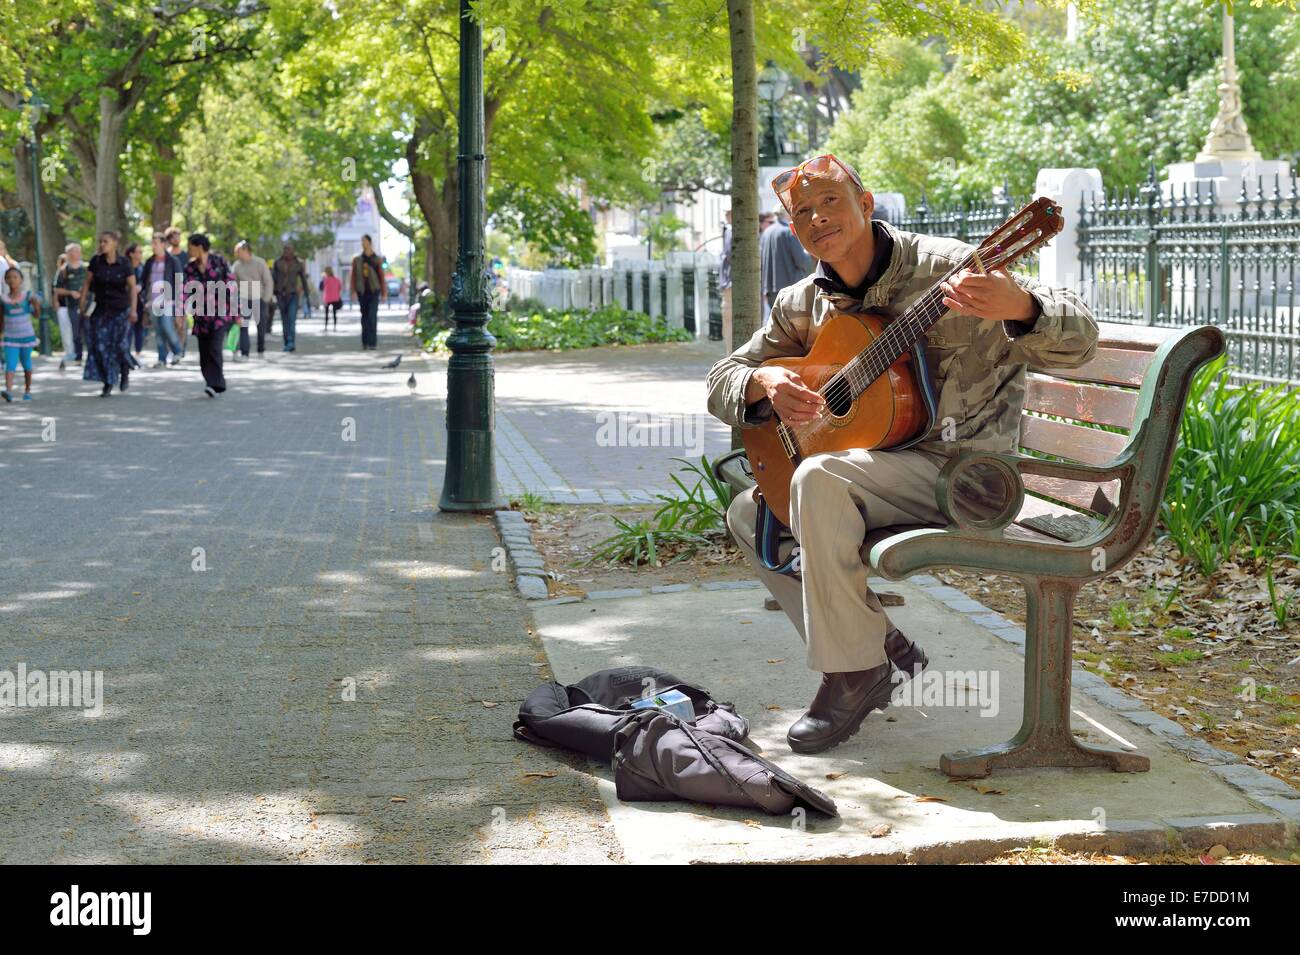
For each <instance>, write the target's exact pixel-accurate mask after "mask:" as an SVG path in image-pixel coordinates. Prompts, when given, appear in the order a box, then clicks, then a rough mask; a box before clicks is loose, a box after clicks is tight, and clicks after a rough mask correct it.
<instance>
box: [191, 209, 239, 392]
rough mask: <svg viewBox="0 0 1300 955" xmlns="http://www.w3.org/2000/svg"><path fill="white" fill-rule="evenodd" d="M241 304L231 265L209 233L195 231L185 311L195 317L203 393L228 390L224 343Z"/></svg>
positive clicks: (192, 239) (195, 336) (192, 237)
mask: <svg viewBox="0 0 1300 955" xmlns="http://www.w3.org/2000/svg"><path fill="white" fill-rule="evenodd" d="M238 307H239V289H238V287H237V286H236V285H235V282H234V281H233V279H232V278H231V273H230V266H229V265H227V264H226V260H225V259H224V258H222V257H221V255H220V254H219V253H216V252H213V251H212V242H211V240H210V239H209V238H208V237H207V236H206V235H204V234H203V233H202V232H196V233H194V234H193V235H192V236H190V238H189V261H187V262H186V263H185V311H186V313H187V314H188V315H189V316H190V317H191V318H193V320H194V338H195V341H196V342H197V344H198V348H199V369H200V370H201V371H202V372H203V393H204V394H205V395H207V396H208V397H209V398H215V397H216V396H217V395H219V394H222V393H223V392H224V391H225V390H226V375H225V372H224V370H223V369H222V359H223V357H224V356H223V354H222V344H223V343H224V342H225V339H226V330H227V329H229V328H230V324H231V322H232V321H234V312H235V310H236V309H237V308H238Z"/></svg>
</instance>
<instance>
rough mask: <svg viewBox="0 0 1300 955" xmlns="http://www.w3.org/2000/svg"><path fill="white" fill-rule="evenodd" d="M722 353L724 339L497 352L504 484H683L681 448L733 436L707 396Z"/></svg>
mask: <svg viewBox="0 0 1300 955" xmlns="http://www.w3.org/2000/svg"><path fill="white" fill-rule="evenodd" d="M722 354H723V352H722V343H721V342H709V341H696V342H690V343H674V344H664V345H639V346H636V347H634V348H593V349H583V350H579V351H566V352H514V353H504V354H500V355H497V356H496V395H497V416H496V449H497V480H498V481H499V482H500V486H501V491H502V493H503V494H506V495H512V496H517V495H519V494H522V493H523V492H525V491H532V492H533V493H535V494H539V495H541V497H542V498H543V499H544V500H547V501H554V502H558V503H564V504H578V503H581V504H628V503H641V502H650V501H653V500H654V496H655V494H657V493H661V492H662V493H679V492H677V489H676V487H675V486H674V485H673V483H672V481H671V480H670V477H669V475H670V474H672V473H673V472H674V471H676V470H677V469H678V468H680V467H681V464H680V463H679V462H675V461H673V460H672V459H673V458H674V457H686V458H691V459H692V460H695V461H698V460H699V457H700V455H701V454H706V455H708V457H709V459H710V460H712V459H713V458H714V457H716V456H717V455H719V454H722V453H724V452H725V451H726V450H727V449H728V448H730V446H731V429H730V428H728V427H727V426H726V425H724V424H723V423H722V422H720V421H718V420H717V419H716V418H714V417H713V416H711V415H710V414H709V413H708V409H707V408H706V406H705V386H704V376H705V375H706V374H707V372H708V370H709V367H710V366H711V365H712V364H713V363H714V362H715V361H717V360H718V359H719V358H720V357H722ZM439 367H440V368H441V367H444V366H443V365H442V363H439ZM688 486H689V482H688Z"/></svg>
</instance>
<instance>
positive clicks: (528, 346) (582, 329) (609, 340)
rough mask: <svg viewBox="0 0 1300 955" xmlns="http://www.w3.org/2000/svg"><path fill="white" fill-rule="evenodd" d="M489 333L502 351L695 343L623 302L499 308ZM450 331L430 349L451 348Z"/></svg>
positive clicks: (436, 336) (432, 340)
mask: <svg viewBox="0 0 1300 955" xmlns="http://www.w3.org/2000/svg"><path fill="white" fill-rule="evenodd" d="M487 327H488V331H489V332H491V333H492V335H493V336H494V337H495V338H496V340H497V345H496V350H497V351H530V350H535V349H546V350H550V351H560V350H565V349H570V348H594V347H596V346H598V345H639V344H646V343H650V342H676V341H689V340H690V339H691V334H690V332H688V331H686V330H684V329H680V328H670V327H669V326H668V323H667V322H666V321H664V319H663V318H653V319H652V318H651V317H650V316H649V315H646V314H644V313H642V312H629V311H627V310H626V309H623V308H620V307H619V306H617V305H606V306H605V307H604V308H598V309H570V310H567V311H561V310H558V309H537V310H533V311H528V312H510V311H505V312H493V313H492V314H491V317H490V318H489V319H488V325H487ZM447 335H448V332H447V331H446V330H436V331H434V333H433V334H431V335H429V336H427V337H422V341H423V342H424V344H425V347H427V348H430V349H433V350H434V351H442V350H445V349H446V341H447Z"/></svg>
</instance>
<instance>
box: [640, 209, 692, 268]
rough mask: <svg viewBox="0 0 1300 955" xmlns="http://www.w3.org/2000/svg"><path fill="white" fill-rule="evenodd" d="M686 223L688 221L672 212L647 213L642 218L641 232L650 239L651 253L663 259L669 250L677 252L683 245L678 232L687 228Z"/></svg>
mask: <svg viewBox="0 0 1300 955" xmlns="http://www.w3.org/2000/svg"><path fill="white" fill-rule="evenodd" d="M686 225H687V223H685V222H683V221H682V220H681V219H679V218H677V216H675V215H673V214H672V213H671V212H664V213H660V214H657V215H650V214H647V215H645V216H643V217H642V219H641V234H642V235H644V236H645V237H646V238H647V239H648V240H649V242H650V252H651V254H652V255H653V256H654V257H655V258H658V259H662V258H663V257H664V256H665V255H667V254H668V253H669V252H675V251H677V250H678V249H680V248H681V247H682V241H681V239H680V238H679V236H678V233H679V232H680V231H681V230H682V229H685V228H686Z"/></svg>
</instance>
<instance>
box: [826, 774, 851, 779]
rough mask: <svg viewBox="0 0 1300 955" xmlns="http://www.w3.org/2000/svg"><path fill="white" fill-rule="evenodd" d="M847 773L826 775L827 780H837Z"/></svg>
mask: <svg viewBox="0 0 1300 955" xmlns="http://www.w3.org/2000/svg"><path fill="white" fill-rule="evenodd" d="M847 775H848V773H827V774H826V778H827V779H839V778H840V777H841V776H847Z"/></svg>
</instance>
